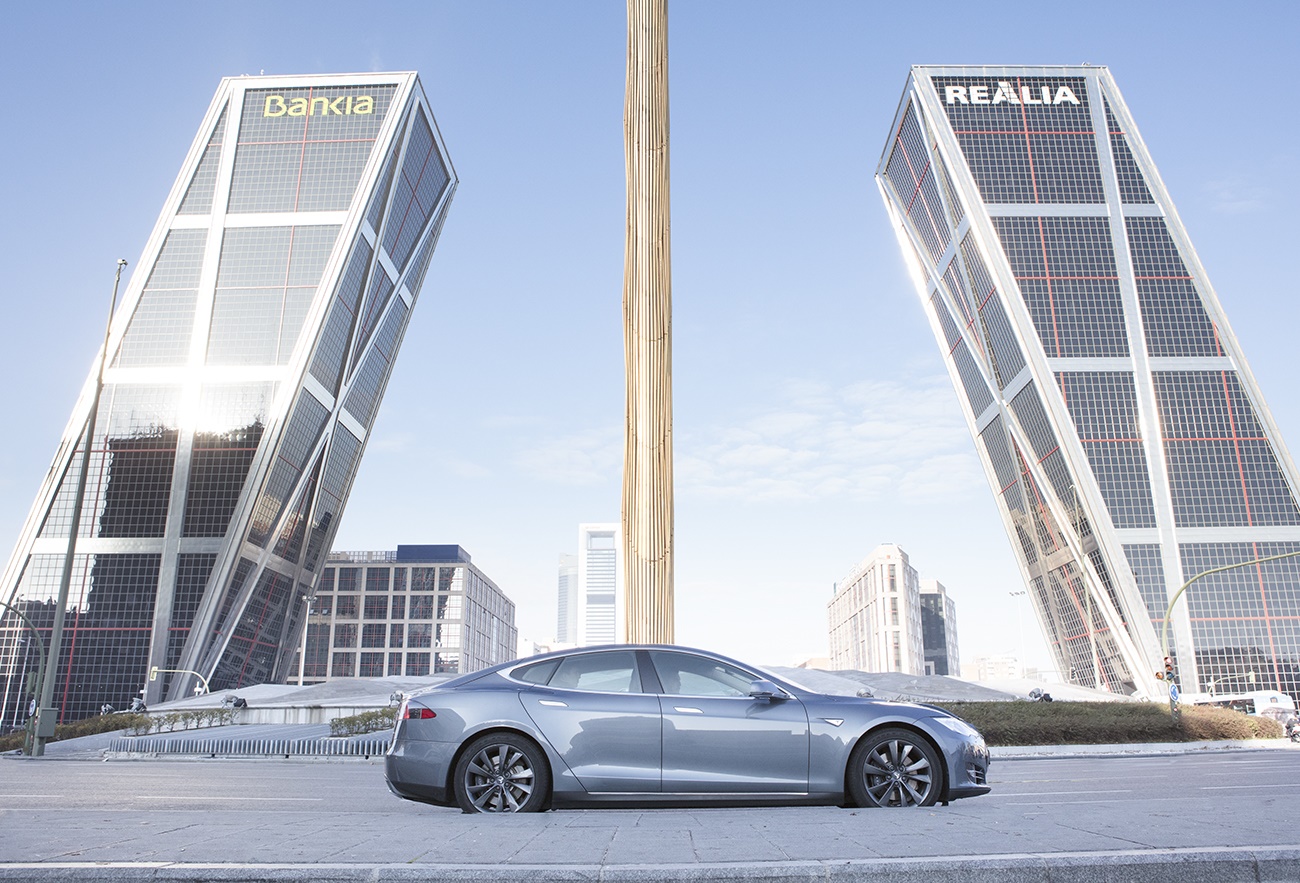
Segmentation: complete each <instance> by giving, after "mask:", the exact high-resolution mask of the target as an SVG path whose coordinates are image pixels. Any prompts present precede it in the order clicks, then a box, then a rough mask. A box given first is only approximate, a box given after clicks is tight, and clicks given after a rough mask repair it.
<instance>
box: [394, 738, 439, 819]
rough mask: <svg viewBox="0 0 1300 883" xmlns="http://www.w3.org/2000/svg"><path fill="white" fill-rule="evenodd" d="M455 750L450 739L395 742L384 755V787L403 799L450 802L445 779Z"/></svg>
mask: <svg viewBox="0 0 1300 883" xmlns="http://www.w3.org/2000/svg"><path fill="white" fill-rule="evenodd" d="M455 752H456V746H455V745H453V744H452V743H450V742H415V741H405V740H404V741H401V742H395V743H394V744H393V747H392V748H391V749H390V750H389V753H388V754H387V755H386V756H385V757H384V778H385V779H387V780H388V790H389V791H392V792H393V793H394V794H396V795H397V796H398V797H402V798H405V799H407V800H419V801H422V802H424V803H436V804H439V805H441V806H450V805H451V804H452V803H453V802H454V801H453V800H452V796H451V794H450V792H449V791H448V790H447V781H448V778H449V776H448V773H449V772H450V768H451V759H452V757H453V756H454V755H455Z"/></svg>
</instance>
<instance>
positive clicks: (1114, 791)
mask: <svg viewBox="0 0 1300 883" xmlns="http://www.w3.org/2000/svg"><path fill="white" fill-rule="evenodd" d="M1132 793H1133V789H1132V788H1115V789H1111V790H1107V789H1096V790H1093V791H1019V792H1017V793H1014V794H998V793H997V792H996V791H995V792H994V793H992V794H986V795H984V796H985V797H1038V796H1040V795H1041V796H1043V797H1064V796H1065V795H1068V794H1132Z"/></svg>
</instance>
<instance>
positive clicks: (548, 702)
mask: <svg viewBox="0 0 1300 883" xmlns="http://www.w3.org/2000/svg"><path fill="white" fill-rule="evenodd" d="M537 702H538V704H539V705H549V706H551V707H552V708H568V707H569V703H567V702H561V701H560V700H559V699H538V700H537Z"/></svg>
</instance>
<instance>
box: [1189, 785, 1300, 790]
mask: <svg viewBox="0 0 1300 883" xmlns="http://www.w3.org/2000/svg"><path fill="white" fill-rule="evenodd" d="M1238 788H1242V789H1247V790H1249V789H1252V788H1300V785H1202V786H1201V790H1202V791H1228V790H1235V789H1238Z"/></svg>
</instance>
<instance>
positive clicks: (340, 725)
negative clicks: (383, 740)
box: [330, 708, 397, 736]
mask: <svg viewBox="0 0 1300 883" xmlns="http://www.w3.org/2000/svg"><path fill="white" fill-rule="evenodd" d="M396 721H397V709H396V708H377V709H375V710H374V711H363V712H361V713H360V714H349V715H347V716H346V717H336V718H334V719H333V720H332V721H330V735H331V736H359V735H361V734H362V733H377V732H379V731H380V730H389V729H392V727H393V724H394V723H395V722H396Z"/></svg>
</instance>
